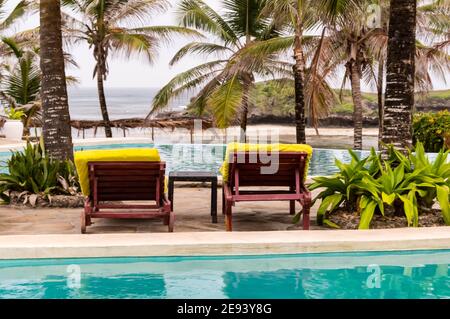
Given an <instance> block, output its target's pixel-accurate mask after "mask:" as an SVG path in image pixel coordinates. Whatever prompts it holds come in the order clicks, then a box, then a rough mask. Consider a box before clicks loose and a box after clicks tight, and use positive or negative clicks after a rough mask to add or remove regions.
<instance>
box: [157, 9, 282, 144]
mask: <svg viewBox="0 0 450 319" xmlns="http://www.w3.org/2000/svg"><path fill="white" fill-rule="evenodd" d="M264 4H265V0H250V1H240V0H224V1H223V6H224V8H225V12H224V13H219V12H216V11H215V10H214V9H212V8H211V7H210V6H208V5H207V4H206V3H205V2H203V1H201V0H183V1H181V3H180V5H179V9H178V12H179V13H178V14H179V20H180V23H181V24H182V25H183V26H186V27H194V28H196V29H198V30H200V31H203V32H206V33H208V34H210V35H211V36H212V37H214V38H216V39H217V43H216V42H204V41H202V42H192V43H189V44H188V45H186V46H184V47H183V48H182V49H180V50H179V51H178V53H176V54H175V56H174V57H173V59H172V61H171V62H170V64H171V65H173V64H175V63H176V62H178V61H180V60H181V59H182V58H183V57H185V56H186V55H187V54H190V53H195V54H204V55H207V56H208V57H211V56H215V57H217V58H216V59H213V60H211V61H207V62H206V63H203V64H200V65H198V66H195V67H193V68H191V69H189V70H187V71H185V72H182V73H180V74H179V75H177V76H175V77H174V78H173V79H172V80H170V81H169V83H167V84H166V85H165V86H164V87H163V88H162V89H161V90H160V91H159V92H158V93H157V94H156V96H155V98H154V100H153V105H152V110H151V113H150V114H149V115H151V114H153V113H154V112H156V111H158V110H161V109H162V108H164V107H166V106H167V105H168V103H169V101H170V100H171V99H172V98H174V97H177V96H179V95H180V94H182V93H184V92H187V91H189V90H193V89H195V88H196V87H201V89H200V91H199V92H198V94H197V95H196V97H195V98H194V99H193V100H192V102H191V104H190V108H191V109H193V110H196V112H197V113H198V114H202V113H203V112H205V111H208V112H211V113H212V114H213V116H214V119H215V122H216V124H217V126H218V127H222V128H223V127H227V126H228V125H230V124H233V123H236V122H239V123H240V126H241V140H242V141H244V140H245V131H246V127H247V115H248V110H249V105H250V102H251V101H250V99H249V97H250V92H251V90H252V89H253V88H254V82H255V78H256V77H261V78H266V77H268V76H269V77H270V76H272V77H276V76H277V75H280V76H282V77H284V76H290V75H291V65H290V64H289V63H286V62H283V61H281V60H279V59H278V57H277V56H276V54H272V53H268V54H261V55H259V56H255V55H252V54H248V53H249V51H250V50H251V49H252V48H255V47H257V45H258V44H259V43H261V42H263V41H265V40H268V39H273V38H274V37H276V36H277V35H278V31H277V29H276V28H274V26H273V25H272V24H271V23H270V21H269V20H268V19H266V18H264V17H263V16H262V15H261V13H262V10H263V8H264ZM285 45H287V46H289V45H290V43H287V44H286V43H285ZM238 113H240V115H239V116H237V114H238ZM237 118H239V120H237Z"/></svg>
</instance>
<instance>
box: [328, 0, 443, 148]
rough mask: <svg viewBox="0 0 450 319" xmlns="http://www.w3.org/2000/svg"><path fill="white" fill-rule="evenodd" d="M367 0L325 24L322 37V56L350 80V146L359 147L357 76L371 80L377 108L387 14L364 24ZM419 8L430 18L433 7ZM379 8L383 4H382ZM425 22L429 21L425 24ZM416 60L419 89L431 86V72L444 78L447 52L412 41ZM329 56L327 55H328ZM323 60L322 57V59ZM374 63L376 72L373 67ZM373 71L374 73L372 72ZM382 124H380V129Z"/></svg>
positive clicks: (360, 127) (360, 104)
mask: <svg viewBox="0 0 450 319" xmlns="http://www.w3.org/2000/svg"><path fill="white" fill-rule="evenodd" d="M370 3H371V1H366V2H364V1H360V3H359V4H360V6H354V7H352V8H351V9H350V10H348V13H349V14H350V15H351V17H352V19H340V20H338V21H336V23H334V24H333V25H329V26H328V29H329V30H330V32H328V35H327V38H326V41H324V44H323V50H324V51H328V53H327V54H325V57H326V60H327V61H328V60H329V61H331V65H334V66H335V67H341V66H342V65H344V66H345V67H346V72H345V75H344V82H343V85H344V84H345V80H346V79H347V78H348V79H349V80H350V83H351V89H352V98H353V104H354V120H355V133H354V148H355V149H361V147H362V97H361V80H365V82H366V83H371V82H372V83H375V86H376V88H377V92H378V103H379V110H380V109H381V106H382V105H383V74H384V61H385V56H386V50H387V42H388V35H387V28H386V27H385V25H387V20H388V19H387V18H386V17H385V16H383V15H382V16H381V18H382V21H381V23H380V25H379V26H377V27H369V26H367V25H366V20H365V8H366V7H367V6H368V5H369V4H370ZM419 9H421V12H422V15H421V18H422V19H423V20H425V21H430V20H432V18H433V16H434V15H435V11H436V7H435V6H433V7H430V6H427V8H423V9H422V8H419ZM382 10H384V8H383V7H382ZM428 25H429V24H428ZM422 33H423V34H427V36H428V37H430V36H431V35H430V31H429V30H422ZM416 48H417V50H416V63H417V64H418V65H419V66H420V67H419V68H417V70H416V72H415V77H416V83H419V84H420V87H419V88H420V89H421V90H423V91H427V90H428V89H429V88H431V80H430V79H431V74H430V73H431V72H434V74H438V75H441V77H442V78H445V75H444V74H445V73H446V72H448V70H449V67H450V59H449V56H448V54H446V53H445V51H443V50H442V49H439V48H437V47H435V46H427V45H425V44H423V43H421V42H419V41H416ZM330 56H331V58H330ZM324 62H326V61H324ZM377 64H378V72H375V68H376V66H377ZM376 73H377V74H376ZM379 114H380V122H382V118H383V112H382V109H381V112H380V113H379ZM381 127H382V125H380V129H381Z"/></svg>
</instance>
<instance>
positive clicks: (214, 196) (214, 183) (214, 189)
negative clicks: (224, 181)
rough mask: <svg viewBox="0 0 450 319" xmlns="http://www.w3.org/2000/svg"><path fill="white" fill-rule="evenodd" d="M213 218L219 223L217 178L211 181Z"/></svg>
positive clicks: (213, 220) (214, 221)
mask: <svg viewBox="0 0 450 319" xmlns="http://www.w3.org/2000/svg"><path fill="white" fill-rule="evenodd" d="M211 220H212V222H213V223H214V224H217V178H214V179H213V180H212V181H211Z"/></svg>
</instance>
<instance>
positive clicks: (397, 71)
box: [381, 0, 450, 150]
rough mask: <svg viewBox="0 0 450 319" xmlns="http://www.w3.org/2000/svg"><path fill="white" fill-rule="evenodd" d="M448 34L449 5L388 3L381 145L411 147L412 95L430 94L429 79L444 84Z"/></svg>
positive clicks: (449, 63) (449, 66) (449, 65)
mask: <svg viewBox="0 0 450 319" xmlns="http://www.w3.org/2000/svg"><path fill="white" fill-rule="evenodd" d="M398 16H401V17H402V21H403V23H400V22H399V21H398V20H399V19H398ZM403 17H404V18H403ZM392 19H396V21H392ZM412 24H414V25H412ZM448 30H450V3H449V2H448V1H442V0H434V1H420V2H419V3H416V2H415V1H407V0H403V1H400V0H392V1H391V2H390V20H389V35H388V38H389V42H388V48H387V75H386V83H387V85H386V98H385V105H384V113H385V114H384V115H385V116H384V117H383V132H382V135H381V140H382V142H383V143H384V144H388V143H391V144H393V145H394V146H395V147H396V148H398V149H401V150H405V149H406V148H407V147H410V146H411V145H412V126H411V123H412V119H411V118H412V113H413V112H414V92H416V91H419V92H426V91H428V90H430V89H431V88H432V81H431V78H432V75H434V76H438V77H440V78H441V79H443V80H445V77H446V74H448V72H450V55H449V54H448V53H447V52H448V51H447V50H448V46H449V45H450V41H449V39H450V33H449V31H448ZM386 42H387V41H386ZM400 48H401V49H400ZM411 55H412V57H411ZM411 60H412V62H411ZM411 73H412V74H413V76H410V75H411ZM385 125H387V126H385Z"/></svg>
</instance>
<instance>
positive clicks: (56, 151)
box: [39, 0, 73, 159]
mask: <svg viewBox="0 0 450 319" xmlns="http://www.w3.org/2000/svg"><path fill="white" fill-rule="evenodd" d="M39 12H40V48H41V50H40V56H41V59H40V65H41V72H42V81H41V99H42V109H43V127H42V133H43V138H44V144H45V148H46V152H47V154H48V155H49V156H50V157H52V158H56V159H73V144H72V132H71V126H70V114H69V105H68V99H67V87H66V73H65V68H64V53H63V49H62V34H61V3H60V0H41V1H40V4H39Z"/></svg>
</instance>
